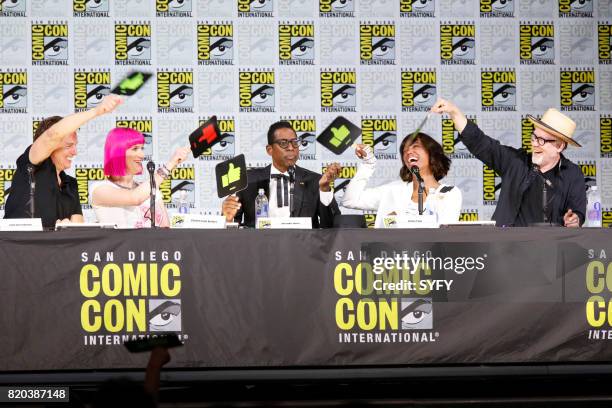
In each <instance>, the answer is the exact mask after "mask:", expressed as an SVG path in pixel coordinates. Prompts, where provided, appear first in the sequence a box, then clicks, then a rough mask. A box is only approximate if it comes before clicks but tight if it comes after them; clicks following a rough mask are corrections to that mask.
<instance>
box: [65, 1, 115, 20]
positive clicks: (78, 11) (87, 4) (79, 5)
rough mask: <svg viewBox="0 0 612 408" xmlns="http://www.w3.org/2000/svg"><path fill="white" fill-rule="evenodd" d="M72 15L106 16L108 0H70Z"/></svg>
mask: <svg viewBox="0 0 612 408" xmlns="http://www.w3.org/2000/svg"><path fill="white" fill-rule="evenodd" d="M72 12H73V15H74V17H108V12H109V0H72Z"/></svg>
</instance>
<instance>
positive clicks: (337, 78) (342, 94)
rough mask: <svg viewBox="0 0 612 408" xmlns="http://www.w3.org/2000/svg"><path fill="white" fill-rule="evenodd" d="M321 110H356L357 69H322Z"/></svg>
mask: <svg viewBox="0 0 612 408" xmlns="http://www.w3.org/2000/svg"><path fill="white" fill-rule="evenodd" d="M320 78H321V111H322V112H355V111H356V107H357V74H356V73H355V71H351V70H347V71H328V70H322V71H321V76H320Z"/></svg>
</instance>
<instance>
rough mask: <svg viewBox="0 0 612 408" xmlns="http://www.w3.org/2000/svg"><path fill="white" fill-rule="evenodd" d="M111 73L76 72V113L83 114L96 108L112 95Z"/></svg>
mask: <svg viewBox="0 0 612 408" xmlns="http://www.w3.org/2000/svg"><path fill="white" fill-rule="evenodd" d="M110 84H111V78H110V72H108V71H80V70H77V71H75V72H74V111H75V112H82V111H85V110H88V109H91V108H95V107H96V106H98V104H100V102H102V99H104V97H105V96H106V95H108V94H109V93H110V89H111V88H110Z"/></svg>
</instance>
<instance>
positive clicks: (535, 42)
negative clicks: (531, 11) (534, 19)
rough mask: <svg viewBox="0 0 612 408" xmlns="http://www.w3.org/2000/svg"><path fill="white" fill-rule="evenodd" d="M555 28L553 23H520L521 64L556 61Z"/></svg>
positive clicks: (549, 63) (540, 63) (548, 63)
mask: <svg viewBox="0 0 612 408" xmlns="http://www.w3.org/2000/svg"><path fill="white" fill-rule="evenodd" d="M554 36H555V28H554V25H553V24H552V23H545V24H522V23H521V24H520V28H519V52H520V61H521V64H527V65H533V64H536V65H552V64H554V63H555V40H554Z"/></svg>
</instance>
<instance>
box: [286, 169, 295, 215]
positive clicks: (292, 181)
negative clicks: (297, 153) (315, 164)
mask: <svg viewBox="0 0 612 408" xmlns="http://www.w3.org/2000/svg"><path fill="white" fill-rule="evenodd" d="M287 173H289V200H290V201H289V205H290V207H289V216H293V215H294V214H293V207H294V205H293V190H294V187H295V166H289V168H287Z"/></svg>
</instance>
